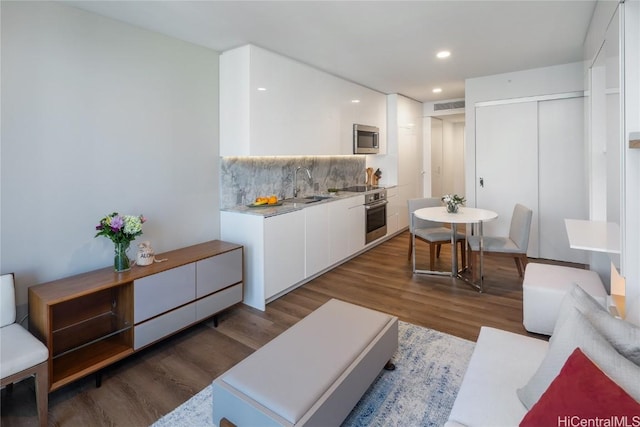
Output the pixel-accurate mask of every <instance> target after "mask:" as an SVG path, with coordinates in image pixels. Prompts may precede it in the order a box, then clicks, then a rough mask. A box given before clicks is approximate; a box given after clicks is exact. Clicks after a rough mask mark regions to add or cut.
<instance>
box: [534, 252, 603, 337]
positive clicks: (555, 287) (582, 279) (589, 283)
mask: <svg viewBox="0 0 640 427" xmlns="http://www.w3.org/2000/svg"><path fill="white" fill-rule="evenodd" d="M574 283H576V284H578V285H579V286H580V287H581V288H582V289H584V290H585V291H586V292H587V293H588V294H590V295H591V296H592V297H594V298H595V299H596V301H598V302H599V303H600V304H601V305H602V306H603V307H606V304H607V291H606V290H605V288H604V285H603V284H602V281H601V280H600V277H599V276H598V274H597V273H596V272H595V271H591V270H584V269H580V268H572V267H563V266H559V265H550V264H536V263H529V264H527V268H526V270H525V273H524V280H523V282H522V315H523V320H522V323H523V325H524V328H525V329H526V330H527V331H529V332H534V333H537V334H544V335H551V334H552V333H553V328H554V327H555V325H556V320H557V319H558V312H559V311H560V303H561V302H562V298H563V297H564V295H565V294H566V293H567V292H568V291H569V290H570V289H571V285H572V284H574Z"/></svg>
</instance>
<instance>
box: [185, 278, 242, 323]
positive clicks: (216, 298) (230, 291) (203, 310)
mask: <svg viewBox="0 0 640 427" xmlns="http://www.w3.org/2000/svg"><path fill="white" fill-rule="evenodd" d="M240 301H242V283H238V284H237V285H235V286H232V287H230V288H227V289H225V290H224V291H220V292H216V293H215V294H213V295H209V296H208V297H205V298H202V299H199V300H198V301H196V320H197V321H198V322H199V321H201V320H202V319H205V318H207V317H209V316H212V315H214V314H216V313H218V312H219V311H222V310H224V309H225V308H227V307H230V306H232V305H233V304H236V303H238V302H240Z"/></svg>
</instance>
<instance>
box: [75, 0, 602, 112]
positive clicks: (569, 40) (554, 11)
mask: <svg viewBox="0 0 640 427" xmlns="http://www.w3.org/2000/svg"><path fill="white" fill-rule="evenodd" d="M65 3H67V4H70V5H72V6H74V7H78V8H81V9H84V10H87V11H90V12H94V13H98V14H100V15H104V16H108V17H111V18H114V19H117V20H120V21H124V22H127V23H130V24H133V25H136V26H139V27H142V28H146V29H149V30H153V31H157V32H160V33H163V34H167V35H170V36H172V37H175V38H178V39H182V40H186V41H189V42H192V43H196V44H199V45H202V46H206V47H209V48H211V49H213V50H216V51H219V52H223V51H225V50H228V49H232V48H235V47H238V46H242V45H244V44H247V43H252V44H255V45H256V46H260V47H263V48H266V49H269V50H271V51H273V52H277V53H280V54H282V55H285V56H288V57H291V58H294V59H297V60H299V61H301V62H304V63H307V64H310V65H312V66H315V67H317V68H320V69H322V70H325V71H327V72H330V73H332V74H335V75H337V76H340V77H343V78H346V79H348V80H352V81H354V82H357V83H360V84H362V85H364V86H368V87H370V88H373V89H376V90H378V91H381V92H384V93H400V94H403V95H405V96H408V97H411V98H414V99H416V100H419V101H423V102H427V101H437V100H445V99H446V100H448V99H456V98H463V97H464V80H465V79H466V78H470V77H478V76H485V75H491V74H499V73H504V72H511V71H518V70H524V69H529V68H536V67H543V66H549V65H557V64H565V63H569V62H575V61H580V60H581V59H582V43H583V41H584V38H585V35H586V33H587V28H588V26H589V22H590V20H591V15H592V13H593V10H594V8H595V0H588V1H587V0H584V1H582V0H553V1H523V0H517V1H516V0H512V1H484V0H476V1H456V0H441V1H435V0H431V1H178V0H176V1H70V2H65ZM441 49H448V50H450V51H451V52H452V55H451V57H450V58H448V59H445V60H438V59H436V57H435V54H436V52H437V51H439V50H441ZM436 86H437V87H441V88H442V89H443V91H442V93H440V94H433V93H432V92H431V91H432V89H433V88H434V87H436Z"/></svg>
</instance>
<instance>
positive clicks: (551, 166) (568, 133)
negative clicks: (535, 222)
mask: <svg viewBox="0 0 640 427" xmlns="http://www.w3.org/2000/svg"><path fill="white" fill-rule="evenodd" d="M583 123H584V98H582V97H580V98H567V99H555V100H550V101H540V102H539V103H538V135H539V136H538V147H539V160H540V176H539V185H540V198H539V200H540V206H539V208H540V210H539V225H540V258H546V259H554V260H558V261H567V262H577V263H581V264H586V263H587V262H588V258H587V252H586V251H582V250H577V249H571V248H570V247H569V239H568V237H567V232H566V228H565V224H564V219H565V218H575V219H587V218H589V205H588V197H587V191H588V188H587V179H588V178H587V170H586V168H585V164H586V163H585V153H586V151H585V150H586V148H585V142H586V141H585V139H584V127H583V126H584V125H583Z"/></svg>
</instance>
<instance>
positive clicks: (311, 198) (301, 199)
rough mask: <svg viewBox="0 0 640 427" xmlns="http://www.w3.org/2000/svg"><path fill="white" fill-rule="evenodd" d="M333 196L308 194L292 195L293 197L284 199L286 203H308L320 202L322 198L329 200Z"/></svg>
mask: <svg viewBox="0 0 640 427" xmlns="http://www.w3.org/2000/svg"><path fill="white" fill-rule="evenodd" d="M329 198H331V197H330V196H306V197H292V198H291V199H284V200H283V201H284V202H285V203H300V204H308V203H315V202H320V201H322V200H327V199H329Z"/></svg>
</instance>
